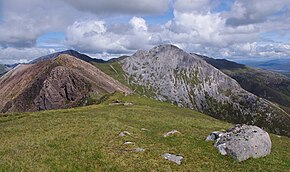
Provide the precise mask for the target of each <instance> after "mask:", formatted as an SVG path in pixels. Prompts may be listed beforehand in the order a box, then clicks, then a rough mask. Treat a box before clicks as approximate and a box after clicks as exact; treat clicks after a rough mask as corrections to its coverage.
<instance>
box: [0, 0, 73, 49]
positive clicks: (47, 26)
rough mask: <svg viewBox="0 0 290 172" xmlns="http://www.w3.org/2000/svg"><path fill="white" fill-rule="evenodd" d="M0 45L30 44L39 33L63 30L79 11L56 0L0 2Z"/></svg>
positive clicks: (27, 45)
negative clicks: (0, 19) (0, 18)
mask: <svg viewBox="0 0 290 172" xmlns="http://www.w3.org/2000/svg"><path fill="white" fill-rule="evenodd" d="M1 14H2V15H3V16H1V17H2V22H1V23H0V46H2V47H33V46H35V42H36V39H37V37H38V36H40V35H42V34H43V33H45V32H48V31H62V30H64V29H65V28H66V27H67V25H68V24H69V23H71V22H72V21H73V20H74V19H75V18H76V16H77V15H78V12H77V11H76V10H73V9H72V8H69V7H67V6H64V5H63V3H59V2H58V1H56V0H51V1H50V2H49V3H48V2H47V1H43V0H25V1H23V0H9V1H3V2H2V4H1Z"/></svg>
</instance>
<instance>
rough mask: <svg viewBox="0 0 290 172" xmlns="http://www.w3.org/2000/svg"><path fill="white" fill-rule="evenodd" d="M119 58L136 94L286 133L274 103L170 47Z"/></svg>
mask: <svg viewBox="0 0 290 172" xmlns="http://www.w3.org/2000/svg"><path fill="white" fill-rule="evenodd" d="M120 63H121V65H122V68H123V70H124V72H125V76H126V79H127V81H128V84H130V85H134V86H138V88H140V89H138V90H135V91H137V92H138V93H140V94H142V95H146V96H147V97H151V98H154V99H156V100H159V101H169V102H171V103H173V104H176V105H178V106H180V107H188V108H191V109H195V110H198V111H200V112H203V113H206V114H209V115H210V116H213V117H215V118H218V119H222V120H225V119H226V120H227V121H232V122H235V123H236V122H239V123H247V124H251V125H253V124H255V125H260V126H261V125H262V126H263V127H264V128H267V129H269V130H271V131H272V132H274V133H276V134H281V133H283V134H286V135H289V136H290V120H289V118H287V116H288V115H287V113H286V112H285V111H283V110H282V109H281V108H280V107H278V106H277V105H275V104H273V103H271V102H269V101H267V100H265V99H263V98H259V97H257V96H255V95H253V94H252V93H249V92H247V91H246V90H244V89H242V88H241V87H240V85H239V84H238V83H237V82H236V81H235V80H234V79H232V78H230V77H229V76H227V75H225V74H224V73H223V72H221V71H219V70H218V69H216V68H214V67H213V66H211V65H210V64H208V63H206V62H205V61H204V60H203V59H201V58H200V57H198V56H196V55H191V54H188V53H186V52H184V51H183V50H181V49H179V48H177V47H176V46H173V45H159V46H156V47H154V48H152V49H150V50H148V51H137V52H136V53H135V54H134V55H132V56H131V57H128V58H125V59H124V60H122V61H120ZM233 112H234V113H233ZM281 119H283V120H281ZM277 124H278V125H277ZM279 124H281V125H279Z"/></svg>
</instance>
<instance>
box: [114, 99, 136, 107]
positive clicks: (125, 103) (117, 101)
mask: <svg viewBox="0 0 290 172" xmlns="http://www.w3.org/2000/svg"><path fill="white" fill-rule="evenodd" d="M110 105H124V106H132V105H133V103H130V102H121V101H119V100H114V101H112V103H110Z"/></svg>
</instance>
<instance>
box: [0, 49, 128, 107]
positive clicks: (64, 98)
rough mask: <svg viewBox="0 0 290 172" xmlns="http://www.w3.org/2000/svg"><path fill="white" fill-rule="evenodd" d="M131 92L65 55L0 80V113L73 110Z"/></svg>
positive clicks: (16, 70)
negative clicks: (114, 94)
mask: <svg viewBox="0 0 290 172" xmlns="http://www.w3.org/2000/svg"><path fill="white" fill-rule="evenodd" d="M115 91H118V92H123V93H126V94H127V93H130V92H131V91H130V89H129V88H127V87H126V86H124V85H122V84H121V83H119V82H118V81H116V80H114V79H113V78H111V77H110V76H108V75H106V74H105V73H103V72H102V71H100V70H99V69H97V68H96V67H95V66H93V65H91V64H89V63H87V62H85V61H82V60H80V59H77V58H75V57H73V56H70V55H67V54H62V55H59V56H58V57H56V58H53V59H46V60H42V61H39V62H37V63H34V64H22V65H18V66H17V67H16V68H14V69H13V70H11V71H9V72H8V73H6V74H5V75H4V76H2V77H1V78H0V97H1V99H0V111H1V112H24V111H38V110H46V109H59V108H69V107H75V106H80V105H84V104H88V103H89V101H98V100H99V99H101V98H102V97H103V96H104V95H106V94H110V93H113V92H115Z"/></svg>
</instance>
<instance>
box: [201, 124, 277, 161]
mask: <svg viewBox="0 0 290 172" xmlns="http://www.w3.org/2000/svg"><path fill="white" fill-rule="evenodd" d="M213 138H215V140H216V141H215V143H214V147H215V148H216V149H217V150H218V151H219V152H220V153H221V154H222V155H229V156H231V157H232V158H234V159H236V160H237V161H239V162H240V161H244V160H246V159H248V158H260V157H264V156H266V155H268V154H270V153H271V146H272V144H271V139H270V136H269V134H268V133H267V132H266V131H264V130H262V129H261V128H259V127H257V126H251V125H239V124H238V125H236V126H235V127H233V128H230V129H228V130H227V132H225V133H219V134H217V133H214V132H213V133H211V134H210V135H209V136H208V137H207V139H206V140H207V141H208V140H211V139H213Z"/></svg>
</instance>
